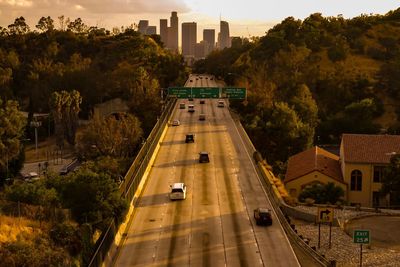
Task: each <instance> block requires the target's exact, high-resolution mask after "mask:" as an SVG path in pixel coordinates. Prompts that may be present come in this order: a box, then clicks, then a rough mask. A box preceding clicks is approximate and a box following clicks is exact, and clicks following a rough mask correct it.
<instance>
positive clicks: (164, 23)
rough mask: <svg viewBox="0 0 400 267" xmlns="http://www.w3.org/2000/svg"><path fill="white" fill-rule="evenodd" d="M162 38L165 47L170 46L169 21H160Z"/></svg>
mask: <svg viewBox="0 0 400 267" xmlns="http://www.w3.org/2000/svg"><path fill="white" fill-rule="evenodd" d="M160 37H161V42H163V43H164V46H165V47H167V45H168V20H167V19H160Z"/></svg>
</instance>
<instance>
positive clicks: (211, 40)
mask: <svg viewBox="0 0 400 267" xmlns="http://www.w3.org/2000/svg"><path fill="white" fill-rule="evenodd" d="M203 41H204V46H205V55H204V56H207V55H208V54H210V53H211V51H213V50H214V47H215V30H214V29H204V30H203Z"/></svg>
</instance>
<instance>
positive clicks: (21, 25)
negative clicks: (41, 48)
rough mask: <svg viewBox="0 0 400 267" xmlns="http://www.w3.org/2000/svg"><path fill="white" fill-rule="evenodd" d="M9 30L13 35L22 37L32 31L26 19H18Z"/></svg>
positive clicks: (9, 26)
mask: <svg viewBox="0 0 400 267" xmlns="http://www.w3.org/2000/svg"><path fill="white" fill-rule="evenodd" d="M8 30H9V32H10V33H11V34H17V35H22V34H26V33H28V32H29V31H30V29H29V26H28V24H26V22H25V18H24V17H19V18H16V19H15V21H14V23H13V24H10V25H8Z"/></svg>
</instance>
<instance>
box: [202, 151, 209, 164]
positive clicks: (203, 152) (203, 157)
mask: <svg viewBox="0 0 400 267" xmlns="http://www.w3.org/2000/svg"><path fill="white" fill-rule="evenodd" d="M208 162H210V158H209V157H208V152H206V151H202V152H200V153H199V163H208Z"/></svg>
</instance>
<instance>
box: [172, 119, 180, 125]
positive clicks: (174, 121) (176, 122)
mask: <svg viewBox="0 0 400 267" xmlns="http://www.w3.org/2000/svg"><path fill="white" fill-rule="evenodd" d="M179 125H181V122H180V121H179V120H173V121H172V126H179Z"/></svg>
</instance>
